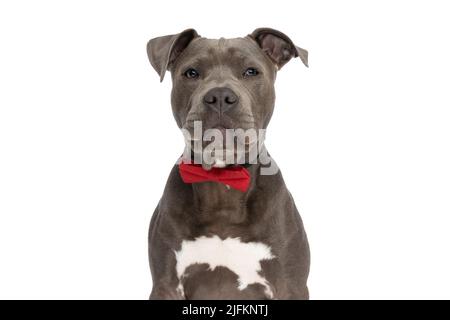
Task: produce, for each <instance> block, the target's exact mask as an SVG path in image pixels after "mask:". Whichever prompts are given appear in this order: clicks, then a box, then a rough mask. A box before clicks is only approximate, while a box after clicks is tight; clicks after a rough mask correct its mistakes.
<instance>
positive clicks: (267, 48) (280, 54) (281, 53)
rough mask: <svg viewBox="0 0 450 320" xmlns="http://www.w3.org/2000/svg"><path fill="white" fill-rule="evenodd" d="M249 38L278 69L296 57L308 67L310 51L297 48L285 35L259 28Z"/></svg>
mask: <svg viewBox="0 0 450 320" xmlns="http://www.w3.org/2000/svg"><path fill="white" fill-rule="evenodd" d="M249 36H250V38H252V39H253V40H255V41H256V42H257V43H258V45H259V46H260V47H261V49H262V50H263V51H264V52H265V53H266V54H267V55H268V56H269V58H270V59H271V60H272V61H273V62H274V63H275V64H276V66H277V67H278V69H281V67H283V66H284V65H285V64H286V63H287V62H288V61H289V60H291V59H292V58H294V57H300V59H301V60H302V62H303V64H304V65H305V66H307V67H308V51H306V50H305V49H302V48H300V47H297V46H296V45H295V44H294V43H293V42H292V40H291V39H289V37H288V36H287V35H285V34H284V33H282V32H280V31H278V30H274V29H270V28H259V29H256V30H255V31H253V32H252V33H251V34H250V35H249Z"/></svg>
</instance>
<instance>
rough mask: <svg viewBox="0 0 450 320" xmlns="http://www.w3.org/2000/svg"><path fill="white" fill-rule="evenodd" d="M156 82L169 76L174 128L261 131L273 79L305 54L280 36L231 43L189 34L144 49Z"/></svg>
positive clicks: (265, 31)
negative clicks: (153, 70) (291, 61)
mask: <svg viewBox="0 0 450 320" xmlns="http://www.w3.org/2000/svg"><path fill="white" fill-rule="evenodd" d="M147 53H148V57H149V59H150V63H151V64H152V66H153V68H155V70H156V71H157V72H158V74H159V76H160V79H161V81H162V80H163V78H164V75H165V73H166V71H167V70H169V71H170V72H171V75H172V83H173V88H172V109H173V114H174V117H175V120H176V122H177V124H178V126H179V127H180V128H183V129H186V130H188V131H190V132H192V131H193V129H194V123H195V122H196V121H201V124H202V130H203V131H206V130H207V129H218V130H220V131H224V130H226V129H244V130H247V129H255V130H259V129H265V128H266V127H267V125H268V123H269V121H270V118H271V116H272V111H273V108H274V102H275V90H274V82H275V77H276V73H277V71H278V70H279V69H281V68H282V67H283V66H284V65H285V64H286V63H287V62H288V61H289V60H291V59H292V58H294V57H299V58H300V59H301V60H302V62H303V63H304V64H305V65H308V52H307V51H306V50H304V49H301V48H299V47H297V46H295V45H294V43H293V42H292V41H291V40H290V39H289V37H287V36H286V35H285V34H283V33H281V32H279V31H277V30H273V29H269V28H260V29H256V30H255V31H253V32H252V33H251V34H250V35H248V36H246V37H243V38H235V39H224V38H221V39H206V38H202V37H200V36H199V35H198V34H197V32H196V31H195V30H193V29H188V30H185V31H183V32H181V33H179V34H175V35H168V36H163V37H158V38H154V39H152V40H150V41H149V42H148V45H147Z"/></svg>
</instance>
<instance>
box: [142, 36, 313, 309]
mask: <svg viewBox="0 0 450 320" xmlns="http://www.w3.org/2000/svg"><path fill="white" fill-rule="evenodd" d="M147 54H148V58H149V60H150V63H151V65H152V66H153V68H154V69H155V70H156V72H157V73H158V74H159V77H160V80H161V81H162V80H163V79H164V75H165V74H166V71H170V73H171V76H172V84H173V87H172V93H171V104H172V111H173V115H174V117H175V121H176V123H177V125H178V127H179V128H180V129H182V130H184V132H185V133H187V134H188V135H189V134H192V132H193V130H194V124H195V123H200V124H201V125H202V128H201V129H200V130H201V133H200V138H198V137H197V139H195V138H192V137H189V138H186V146H187V147H189V148H187V149H188V151H187V152H185V153H184V154H183V156H182V157H181V160H180V161H177V163H176V164H175V165H174V167H173V169H172V171H171V173H170V175H169V178H168V181H167V184H166V186H165V189H164V193H163V196H162V198H161V200H160V202H159V204H158V206H157V208H156V210H155V212H154V214H153V216H152V219H151V222H150V230H149V261H150V269H151V273H152V279H153V288H152V291H151V294H150V299H189V300H195V299H309V293H308V288H307V278H308V274H309V267H310V252H309V244H308V240H307V236H306V233H305V230H304V227H303V222H302V220H301V218H300V215H299V213H298V211H297V208H296V206H295V204H294V200H293V198H292V196H291V194H290V193H289V191H288V190H287V188H286V186H285V183H284V181H283V178H282V175H281V173H280V172H279V171H278V170H268V171H267V170H266V172H265V173H263V170H264V169H268V168H272V169H273V167H275V166H274V165H273V163H274V161H273V159H272V158H271V157H270V156H268V153H267V152H266V151H267V150H266V149H265V147H264V144H263V143H261V141H258V150H257V152H256V157H253V158H252V160H253V161H250V160H249V159H250V157H248V156H249V154H250V151H249V149H250V146H254V145H255V144H254V142H253V141H251V139H250V138H249V137H248V136H247V137H246V138H245V139H244V140H243V141H244V142H243V145H244V146H246V147H248V149H246V150H245V152H241V154H240V156H238V155H237V154H238V152H237V151H236V150H235V148H228V147H227V148H222V144H219V147H218V148H215V152H212V153H211V157H209V158H208V157H205V158H204V159H203V160H202V158H201V157H200V160H198V158H199V157H198V152H196V151H195V150H194V151H192V143H196V142H199V139H200V140H202V138H204V137H205V132H206V131H207V130H212V131H213V132H214V133H218V134H221V133H225V132H226V131H228V130H233V129H242V130H265V129H266V127H267V125H268V123H269V121H270V118H271V116H272V112H273V110H274V104H275V89H274V82H275V78H276V74H277V71H278V70H280V69H281V68H282V67H283V66H284V65H285V64H286V63H287V62H289V61H290V60H291V59H292V58H296V57H298V58H300V60H301V61H302V62H303V63H304V64H305V65H306V66H308V52H307V51H306V50H304V49H302V48H300V47H297V46H296V45H294V43H293V42H292V40H291V39H290V38H289V37H288V36H286V35H285V34H284V33H282V32H280V31H277V30H274V29H270V28H259V29H256V30H255V31H253V32H252V33H251V34H249V35H247V36H245V37H242V38H234V39H224V38H220V39H207V38H203V37H201V36H199V34H198V33H197V32H196V31H195V30H194V29H188V30H185V31H183V32H181V33H179V34H174V35H168V36H162V37H158V38H154V39H151V40H150V41H149V42H148V44H147ZM194 135H195V134H194ZM206 140H208V139H206ZM211 140H212V139H211ZM215 140H217V141H216V142H217V143H222V141H221V138H218V139H215ZM199 145H200V147H205V141H203V140H202V141H200V144H198V143H197V146H199ZM216 147H217V146H216ZM252 150H254V148H253V149H252ZM219 151H220V152H219ZM221 151H224V153H225V154H226V155H227V157H228V156H230V157H229V158H231V160H230V161H228V162H225V161H224V155H223V154H224V153H221ZM220 153H221V155H220V157H219V156H218V155H219V154H220ZM242 154H244V156H242ZM263 154H266V156H265V157H264V158H265V159H266V160H267V159H268V158H269V159H270V165H268V162H267V161H266V160H265V163H263V162H262V161H261V160H262V159H263V156H262V155H263ZM192 158H197V160H198V161H197V162H195V161H194V163H192ZM206 158H208V159H206ZM246 159H247V160H246ZM255 159H256V160H255ZM206 160H208V161H206ZM190 161H191V162H190ZM239 161H240V162H239Z"/></svg>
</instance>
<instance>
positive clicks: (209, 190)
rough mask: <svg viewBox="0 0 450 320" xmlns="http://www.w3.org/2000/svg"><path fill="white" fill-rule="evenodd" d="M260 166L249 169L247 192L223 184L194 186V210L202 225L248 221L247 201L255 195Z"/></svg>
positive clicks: (209, 183)
mask: <svg viewBox="0 0 450 320" xmlns="http://www.w3.org/2000/svg"><path fill="white" fill-rule="evenodd" d="M259 167H260V165H259V164H252V165H249V166H248V167H247V170H248V171H249V173H250V176H251V181H250V187H249V190H248V191H247V192H242V191H239V190H235V189H233V188H230V187H229V186H226V185H224V184H222V183H217V182H204V183H194V184H192V191H193V197H194V210H195V212H196V213H197V214H198V217H197V218H198V220H199V222H200V223H206V224H208V223H213V222H217V221H221V222H223V223H226V222H228V223H232V224H239V223H243V222H245V221H246V219H247V209H248V207H247V201H248V198H249V197H250V196H251V194H252V193H253V190H254V187H255V184H256V180H257V177H258V175H259Z"/></svg>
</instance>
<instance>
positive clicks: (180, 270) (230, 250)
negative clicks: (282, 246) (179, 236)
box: [175, 236, 276, 298]
mask: <svg viewBox="0 0 450 320" xmlns="http://www.w3.org/2000/svg"><path fill="white" fill-rule="evenodd" d="M175 257H176V272H177V276H178V279H179V280H180V284H179V287H178V290H179V291H180V292H181V293H183V290H184V288H183V285H182V280H183V278H184V277H187V276H189V275H188V274H187V272H186V269H187V268H188V267H189V266H192V265H195V264H207V265H208V267H209V270H211V271H214V269H215V268H216V267H224V268H227V269H228V270H230V271H231V272H233V273H234V274H236V276H237V283H236V286H237V288H238V289H239V290H244V289H246V288H247V287H248V285H251V284H260V285H262V286H263V287H264V292H265V295H266V296H267V297H268V298H272V297H273V293H272V290H271V286H270V284H269V282H268V281H267V280H266V279H265V278H264V276H263V275H262V274H261V271H262V268H261V262H262V261H264V260H271V259H275V258H276V257H275V256H274V255H273V253H272V250H271V248H270V247H269V246H268V245H266V244H264V243H261V242H242V241H241V240H240V239H239V238H226V239H221V238H219V237H218V236H211V237H206V236H202V237H199V238H196V239H195V240H183V241H182V242H181V248H180V250H178V251H175Z"/></svg>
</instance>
